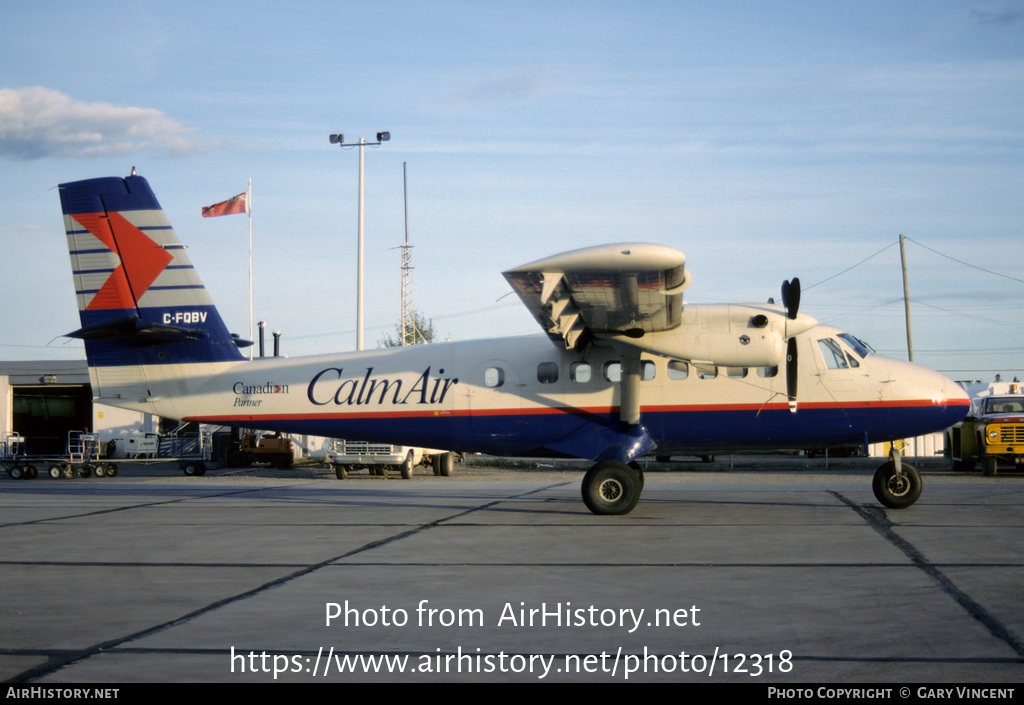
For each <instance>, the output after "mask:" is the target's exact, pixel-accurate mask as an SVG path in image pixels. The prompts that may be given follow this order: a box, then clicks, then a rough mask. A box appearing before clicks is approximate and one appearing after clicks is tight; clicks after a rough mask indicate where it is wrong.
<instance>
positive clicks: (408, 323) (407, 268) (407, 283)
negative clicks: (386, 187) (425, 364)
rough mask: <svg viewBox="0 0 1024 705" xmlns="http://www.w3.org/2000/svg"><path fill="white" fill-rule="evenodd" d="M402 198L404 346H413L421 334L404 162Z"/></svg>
mask: <svg viewBox="0 0 1024 705" xmlns="http://www.w3.org/2000/svg"><path fill="white" fill-rule="evenodd" d="M402 196H403V199H404V201H405V244H404V245H402V247H401V250H402V345H413V344H415V343H416V339H417V338H418V337H419V335H420V332H419V331H418V330H416V304H415V301H414V298H413V291H412V270H413V266H412V245H410V244H409V182H408V178H407V176H406V163H405V162H402Z"/></svg>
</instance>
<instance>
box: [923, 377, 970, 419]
mask: <svg viewBox="0 0 1024 705" xmlns="http://www.w3.org/2000/svg"><path fill="white" fill-rule="evenodd" d="M932 374H933V375H935V388H936V390H937V394H935V395H934V396H932V402H933V403H934V404H936V405H938V406H941V407H943V408H944V409H945V411H946V420H947V421H948V423H947V424H946V425H947V426H952V425H953V424H955V423H956V422H958V421H960V420H961V419H963V417H964V416H966V415H967V412H968V411H969V410H970V408H971V398H970V397H969V396H968V395H967V392H966V391H964V388H963V387H961V386H960V385H959V384H957V383H956V382H954V381H953V380H951V379H949V378H948V377H946V376H944V375H941V374H939V373H938V372H933V373H932Z"/></svg>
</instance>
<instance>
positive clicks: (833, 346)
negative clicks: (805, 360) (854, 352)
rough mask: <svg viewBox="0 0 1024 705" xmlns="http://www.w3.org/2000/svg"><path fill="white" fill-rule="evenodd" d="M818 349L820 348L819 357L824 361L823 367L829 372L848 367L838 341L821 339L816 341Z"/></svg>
mask: <svg viewBox="0 0 1024 705" xmlns="http://www.w3.org/2000/svg"><path fill="white" fill-rule="evenodd" d="M818 347H819V348H821V357H822V358H824V360H825V366H826V367H827V368H829V369H830V370H845V369H847V368H849V367H850V363H848V362H847V361H846V355H844V354H843V349H842V348H841V347H840V346H839V342H838V341H836V340H833V339H832V338H823V339H822V340H819V341H818Z"/></svg>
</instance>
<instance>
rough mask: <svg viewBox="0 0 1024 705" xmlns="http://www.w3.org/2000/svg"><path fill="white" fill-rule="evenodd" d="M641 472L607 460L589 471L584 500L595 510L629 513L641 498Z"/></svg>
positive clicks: (595, 511)
mask: <svg viewBox="0 0 1024 705" xmlns="http://www.w3.org/2000/svg"><path fill="white" fill-rule="evenodd" d="M642 488H643V484H642V481H641V479H640V474H639V472H638V471H637V470H634V469H633V468H631V467H630V466H629V465H626V464H625V463H620V462H618V461H617V460H605V461H604V462H600V463H598V464H597V465H595V466H594V467H592V468H590V470H588V471H587V474H586V475H584V476H583V485H582V487H581V489H582V494H583V503H584V504H586V505H587V509H589V510H590V511H592V512H593V513H594V514H629V513H630V512H631V511H633V507H635V506H636V503H637V500H639V499H640V490H641V489H642Z"/></svg>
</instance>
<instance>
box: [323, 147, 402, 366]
mask: <svg viewBox="0 0 1024 705" xmlns="http://www.w3.org/2000/svg"><path fill="white" fill-rule="evenodd" d="M390 139H391V133H390V132H378V133H377V141H376V142H367V141H366V140H365V139H363V138H362V137H360V138H359V141H358V142H350V143H346V142H345V135H343V134H341V133H340V132H339V133H337V134H332V135H330V140H331V144H336V145H338V146H339V147H359V246H358V248H357V268H356V270H357V271H356V350H362V349H363V147H366V146H367V145H368V146H370V147H379V146H380V145H381V143H382V142H388V141H390Z"/></svg>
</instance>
